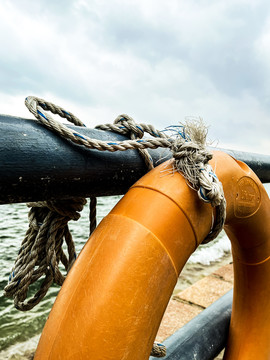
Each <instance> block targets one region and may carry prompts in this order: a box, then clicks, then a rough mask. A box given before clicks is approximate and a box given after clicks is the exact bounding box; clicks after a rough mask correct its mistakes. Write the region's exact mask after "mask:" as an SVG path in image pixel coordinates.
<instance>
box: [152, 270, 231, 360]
mask: <svg viewBox="0 0 270 360" xmlns="http://www.w3.org/2000/svg"><path fill="white" fill-rule="evenodd" d="M232 287H233V265H232V264H228V265H225V266H222V267H221V268H220V269H218V270H216V271H214V272H213V273H212V274H211V275H208V276H206V277H205V278H203V279H201V280H199V281H197V282H196V283H195V284H193V285H191V286H190V287H188V288H187V289H185V290H183V291H181V292H179V293H177V294H175V295H174V296H173V297H172V298H171V300H170V302H169V304H168V307H167V309H166V312H165V314H164V316H163V319H162V322H161V324H160V328H159V331H158V334H157V337H156V341H158V342H162V341H164V340H165V339H166V338H168V337H169V336H170V335H172V334H173V333H174V332H175V331H176V330H177V329H179V328H180V327H182V326H183V325H185V324H186V323H187V322H189V321H190V320H191V319H193V318H194V317H195V316H196V315H198V314H199V313H200V312H201V311H202V310H204V309H205V308H207V307H208V306H209V305H211V304H212V303H213V302H214V301H216V300H218V299H219V298H220V297H221V296H223V295H225V294H226V293H227V292H228V291H229V290H231V289H232ZM216 359H222V355H221V354H220V355H219V356H218V357H217V358H216Z"/></svg>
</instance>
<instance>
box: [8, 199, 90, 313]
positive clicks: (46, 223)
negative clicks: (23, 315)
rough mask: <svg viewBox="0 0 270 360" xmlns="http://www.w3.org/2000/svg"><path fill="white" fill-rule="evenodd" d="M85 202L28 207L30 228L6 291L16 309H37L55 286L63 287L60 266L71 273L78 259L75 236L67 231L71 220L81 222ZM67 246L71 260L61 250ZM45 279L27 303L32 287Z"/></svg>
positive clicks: (49, 203)
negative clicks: (81, 212)
mask: <svg viewBox="0 0 270 360" xmlns="http://www.w3.org/2000/svg"><path fill="white" fill-rule="evenodd" d="M85 203H86V200H85V199H83V198H78V199H73V200H68V201H61V202H60V201H58V202H57V203H55V202H52V201H44V202H37V203H29V204H28V206H29V207H31V210H30V211H29V214H28V218H29V228H28V230H27V232H26V235H25V238H24V240H23V242H22V244H21V247H20V250H19V254H18V257H17V259H16V261H15V264H14V267H13V269H12V271H11V274H10V276H9V282H8V285H7V286H6V287H5V289H4V294H5V296H7V297H13V298H14V304H15V307H16V308H17V309H18V310H22V311H26V310H30V309H32V308H33V307H34V306H35V305H37V304H38V303H39V302H40V301H41V300H42V298H43V297H44V296H45V295H46V293H47V291H48V289H49V287H50V286H51V285H52V283H53V282H54V283H56V284H57V285H60V286H61V285H62V284H63V282H64V280H65V275H63V274H62V273H61V271H60V269H59V265H60V263H62V264H63V265H64V268H65V270H66V271H67V272H68V271H69V269H70V268H71V266H72V264H73V262H74V261H75V259H76V252H75V247H74V243H73V240H72V236H71V234H70V231H69V229H68V225H67V223H68V221H69V220H71V219H72V220H78V219H79V217H80V214H79V212H80V211H81V210H82V208H83V206H84V204H85ZM64 242H65V243H66V245H67V251H68V256H66V254H65V253H64V251H63V249H62V245H63V243H64ZM43 275H45V278H44V279H43V282H42V283H41V285H40V287H39V289H38V291H37V292H36V293H35V295H34V296H33V297H32V298H30V299H28V300H27V301H25V300H26V298H27V294H28V290H29V287H30V285H31V284H33V283H34V282H36V281H37V280H38V279H40V278H41V277H42V276H43Z"/></svg>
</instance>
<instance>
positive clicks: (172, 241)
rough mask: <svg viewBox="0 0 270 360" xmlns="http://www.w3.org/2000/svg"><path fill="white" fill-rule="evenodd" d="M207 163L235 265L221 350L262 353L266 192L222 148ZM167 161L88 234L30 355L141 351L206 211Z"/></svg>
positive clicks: (200, 235)
mask: <svg viewBox="0 0 270 360" xmlns="http://www.w3.org/2000/svg"><path fill="white" fill-rule="evenodd" d="M210 163H211V165H212V167H213V168H214V169H215V172H216V174H217V176H218V178H219V179H220V181H221V182H222V183H223V188H224V193H225V197H226V200H227V218H226V225H225V230H226V232H227V234H228V235H229V237H230V239H231V242H232V252H233V258H234V269H235V284H234V300H233V310H232V319H231V325H230V333H229V341H228V346H227V350H226V354H225V358H226V359H233V360H237V359H245V360H247V359H260V360H263V359H269V358H270V341H269V339H270V296H269V294H270V281H269V278H270V261H269V259H270V242H269V239H270V226H269V224H268V223H267V221H269V220H268V219H269V215H270V203H269V198H268V195H267V193H266V192H265V190H264V187H263V186H262V184H261V183H260V181H259V179H258V178H257V176H256V175H255V174H254V173H253V172H252V171H251V170H250V169H249V168H248V166H247V165H245V164H244V163H241V162H239V161H236V160H235V159H233V158H232V157H230V156H229V155H226V154H224V153H222V152H215V153H214V157H213V159H212V160H211V162H210ZM169 166H170V165H169V164H167V168H166V169H167V170H165V171H163V170H164V164H162V165H160V166H159V167H157V168H155V169H154V170H152V171H151V172H149V173H148V174H146V175H145V176H144V177H143V178H142V179H140V180H139V181H138V182H137V183H136V184H135V185H134V186H132V188H131V189H130V190H129V191H128V193H127V194H126V195H125V196H124V197H123V198H122V200H121V201H120V202H119V203H118V204H117V205H116V207H115V208H114V209H113V210H112V211H111V212H110V214H109V215H108V216H107V217H106V218H104V219H103V221H102V222H101V223H100V225H99V226H98V228H97V229H96V230H95V232H94V233H93V234H92V236H91V238H90V239H89V241H88V242H87V244H86V245H85V246H84V248H83V250H82V252H81V254H80V255H79V257H78V259H77V261H76V262H75V264H74V266H73V268H72V269H71V271H70V273H69V275H68V277H67V279H66V281H65V283H64V285H63V287H62V289H61V291H60V293H59V295H58V297H57V299H56V301H55V304H54V306H53V309H52V311H51V313H50V316H49V319H48V321H47V323H46V325H45V327H44V330H43V333H42V336H41V339H40V342H39V345H38V348H37V351H36V355H35V359H36V360H38V359H42V360H45V359H51V360H56V359H66V360H69V359H74V360H75V359H76V360H78V359H83V360H86V359H92V360H105V359H108V360H115V359H117V360H118V359H128V360H135V359H138V360H142V359H148V357H149V354H150V351H151V348H152V344H153V342H154V339H155V336H156V333H157V330H158V327H159V324H160V321H161V319H162V316H163V313H164V311H165V309H166V306H167V303H168V301H169V299H170V296H171V294H172V291H173V288H174V286H175V284H176V281H177V278H178V275H179V273H180V272H181V269H182V268H183V266H184V264H185V263H186V261H187V260H188V258H189V256H190V255H191V254H192V252H193V251H194V250H195V249H196V248H197V246H198V245H199V244H200V243H201V242H202V241H203V239H204V238H205V237H206V235H207V234H208V233H209V231H210V229H211V224H212V216H213V208H212V207H211V206H210V205H209V204H205V203H203V202H202V201H200V200H199V199H198V197H197V194H196V192H195V191H193V190H192V189H191V188H190V187H189V186H187V184H186V181H185V179H184V178H183V177H182V176H181V175H180V174H178V173H174V174H172V172H170V171H169V170H168V167H169ZM166 171H168V174H167V175H166Z"/></svg>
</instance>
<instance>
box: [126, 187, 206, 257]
mask: <svg viewBox="0 0 270 360" xmlns="http://www.w3.org/2000/svg"><path fill="white" fill-rule="evenodd" d="M134 188H143V189H149V190H153V191H156V192H157V193H160V194H161V195H164V196H165V197H167V198H168V199H170V200H171V201H172V202H173V203H174V204H175V205H176V206H177V207H178V208H179V209H180V210H181V211H182V213H183V214H184V215H185V217H186V219H187V221H188V223H189V225H190V227H191V229H192V232H193V234H194V238H195V242H196V243H195V248H194V250H193V251H195V250H196V249H197V247H198V246H199V244H198V238H197V235H196V232H195V230H194V227H193V224H192V223H191V221H190V219H189V217H188V216H187V214H186V212H185V211H184V210H183V209H182V207H181V206H180V205H179V204H178V203H177V202H176V201H175V200H174V199H173V198H171V197H170V196H168V195H167V194H164V193H163V192H161V191H159V190H157V189H155V188H152V187H151V186H149V185H147V186H145V185H134V186H132V187H131V189H134Z"/></svg>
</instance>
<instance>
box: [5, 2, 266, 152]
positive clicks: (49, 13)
mask: <svg viewBox="0 0 270 360" xmlns="http://www.w3.org/2000/svg"><path fill="white" fill-rule="evenodd" d="M269 10H270V3H269V1H268V0H264V1H263V0H262V1H260V0H227V1H224V0H215V1H213V0H197V1H195V0H194V1H192V0H189V1H183V0H182V1H180V0H170V1H165V0H164V1H162V0H131V1H123V0H122V1H120V0H118V1H117V0H112V1H100V0H96V1H92V0H91V1H90V0H88V1H87V0H58V1H57V0H55V1H52V0H51V1H49V0H46V1H45V0H36V1H34V0H32V1H31V0H28V1H27V0H12V1H7V0H2V1H1V2H0V46H1V56H0V113H6V114H10V115H19V116H22V117H31V116H32V115H30V113H28V112H27V110H26V109H25V108H24V98H25V97H26V96H27V95H36V96H39V97H43V98H45V99H46V100H48V101H51V102H54V103H57V104H59V105H60V106H63V107H64V108H65V109H67V110H69V111H71V112H73V113H74V114H76V115H77V116H78V117H80V118H81V119H82V121H84V122H85V123H86V124H87V125H88V126H90V127H93V126H95V125H97V124H99V123H104V122H112V121H113V120H114V118H115V117H116V116H117V115H118V114H121V113H127V114H129V115H130V116H132V117H134V118H135V120H136V121H138V122H145V123H151V124H153V125H155V126H156V127H157V128H159V129H162V128H164V127H165V126H168V125H171V124H177V123H178V122H179V121H183V120H184V119H185V117H186V116H200V117H202V118H203V119H204V121H205V123H206V124H207V125H210V129H209V137H210V138H211V139H212V140H217V141H219V146H224V147H230V148H235V149H240V150H241V149H242V150H246V151H252V152H261V153H266V154H267V153H268V154H269V145H270V140H269V134H270V11H269Z"/></svg>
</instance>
